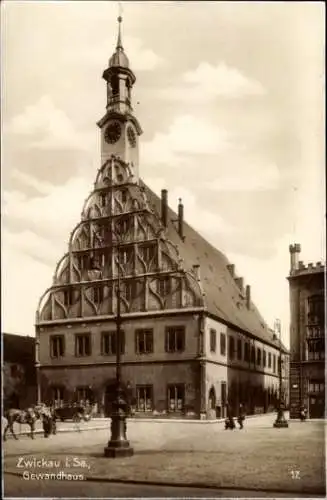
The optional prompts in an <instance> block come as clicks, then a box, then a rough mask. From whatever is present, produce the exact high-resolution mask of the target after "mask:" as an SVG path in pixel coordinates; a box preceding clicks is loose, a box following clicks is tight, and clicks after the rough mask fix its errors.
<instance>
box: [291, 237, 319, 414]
mask: <svg viewBox="0 0 327 500" xmlns="http://www.w3.org/2000/svg"><path fill="white" fill-rule="evenodd" d="M289 250H290V255H291V270H290V275H289V277H288V280H289V286H290V308H291V327H290V344H291V349H290V351H291V352H290V405H291V406H290V417H291V418H298V417H299V414H300V407H301V405H304V406H305V407H306V408H307V409H308V412H309V417H310V418H323V417H324V416H325V280H324V278H325V267H324V265H323V264H322V263H321V262H317V263H316V264H315V265H314V264H308V266H305V265H304V264H303V262H302V261H299V255H300V251H301V247H300V245H299V244H295V245H290V247H289Z"/></svg>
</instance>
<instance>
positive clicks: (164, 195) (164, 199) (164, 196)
mask: <svg viewBox="0 0 327 500" xmlns="http://www.w3.org/2000/svg"><path fill="white" fill-rule="evenodd" d="M161 222H162V224H163V226H164V227H167V223H168V191H167V189H162V190H161Z"/></svg>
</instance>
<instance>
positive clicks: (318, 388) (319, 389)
mask: <svg viewBox="0 0 327 500" xmlns="http://www.w3.org/2000/svg"><path fill="white" fill-rule="evenodd" d="M308 391H309V392H311V393H312V392H314V393H323V392H325V384H324V382H323V381H322V380H309V387H308Z"/></svg>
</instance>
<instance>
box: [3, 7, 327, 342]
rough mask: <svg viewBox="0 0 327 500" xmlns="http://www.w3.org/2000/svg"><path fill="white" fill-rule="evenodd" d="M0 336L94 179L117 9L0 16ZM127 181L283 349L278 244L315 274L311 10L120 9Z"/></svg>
mask: <svg viewBox="0 0 327 500" xmlns="http://www.w3.org/2000/svg"><path fill="white" fill-rule="evenodd" d="M1 9H2V12H1V14H2V15H1V60H2V73H1V88H2V95H1V104H2V123H1V133H2V158H1V160H2V172H1V173H2V193H1V195H2V202H1V210H2V331H4V332H8V333H18V334H22V335H34V321H35V311H36V309H37V305H38V301H39V298H40V297H41V295H42V294H43V293H44V291H45V290H46V289H47V288H48V287H49V286H51V283H52V277H53V274H54V270H55V266H56V263H57V262H58V261H59V259H60V258H61V256H62V255H63V254H64V253H65V252H66V251H67V245H68V239H69V235H70V232H71V231H72V230H73V228H74V226H75V225H76V224H77V223H78V222H79V220H80V214H81V210H82V206H83V202H84V200H85V198H86V197H87V196H88V194H89V192H90V191H91V189H92V185H93V182H94V180H95V177H96V173H97V170H98V168H100V166H101V165H100V140H99V139H100V130H99V129H98V127H97V126H96V122H97V121H98V120H99V119H100V118H101V117H102V116H103V115H104V112H105V104H106V103H105V100H106V88H105V82H104V80H103V79H102V72H103V70H104V69H105V68H106V67H107V65H108V59H109V58H110V56H111V55H112V53H113V52H114V48H115V45H116V37H117V20H116V19H117V15H118V10H119V8H118V4H117V3H116V2H104V1H103V2H96V1H92V2H88V1H84V2H78V1H74V2H68V1H65V2H46V1H44V2H36V1H33V2H28V1H24V2H19V1H4V2H2V3H1ZM122 11H123V25H122V31H123V45H124V48H125V52H126V53H127V55H128V57H129V60H130V65H131V67H132V69H133V71H134V72H135V74H136V78H137V80H136V84H135V85H134V88H133V94H132V96H133V106H134V114H135V115H136V117H137V118H138V120H139V122H140V123H141V126H142V128H143V131H144V132H143V135H142V136H141V142H140V175H141V177H142V178H143V180H144V181H145V182H146V183H147V184H148V185H149V186H150V187H151V188H152V189H153V190H154V191H156V192H157V193H158V194H160V191H161V189H162V188H167V189H168V197H169V204H170V205H171V206H172V208H175V209H176V207H177V203H178V198H180V197H181V198H182V200H183V203H184V210H185V212H184V213H185V218H186V220H187V222H188V223H189V224H190V225H192V226H193V227H194V228H195V229H197V230H198V231H199V232H201V234H202V235H203V236H204V237H206V238H207V239H208V240H209V241H210V242H211V243H212V244H213V245H214V246H216V247H217V248H219V249H220V250H221V251H223V252H224V253H225V254H226V255H227V257H228V259H229V260H230V262H231V263H234V264H235V266H236V272H237V274H238V275H239V276H243V277H244V280H245V284H250V285H251V290H252V299H253V301H254V303H255V304H256V305H257V307H258V308H259V310H260V312H261V314H262V315H263V317H264V318H265V320H266V321H267V323H268V324H269V325H270V326H271V327H273V324H274V320H275V318H279V319H280V320H281V323H282V336H283V340H284V342H285V343H286V344H287V345H288V344H289V342H288V336H289V295H288V282H287V279H286V277H287V275H288V274H289V267H290V266H289V261H290V258H289V250H288V247H289V244H290V243H294V242H297V243H300V244H301V247H302V252H301V260H304V262H305V263H308V262H316V261H321V260H323V261H324V258H325V251H324V248H325V233H324V227H325V220H324V214H325V208H324V199H325V193H324V186H325V179H324V175H325V168H324V157H325V149H324V145H325V140H324V137H325V130H324V122H325V116H324V83H325V81H324V19H325V13H324V3H323V2H164V1H163V2H122Z"/></svg>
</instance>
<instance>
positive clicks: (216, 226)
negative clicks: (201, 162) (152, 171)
mask: <svg viewBox="0 0 327 500" xmlns="http://www.w3.org/2000/svg"><path fill="white" fill-rule="evenodd" d="M146 183H147V185H148V186H149V187H150V188H151V189H152V190H153V191H154V192H155V193H156V194H157V195H158V196H160V193H161V189H164V188H167V189H168V191H169V192H168V196H169V200H168V203H169V206H170V207H171V208H172V209H173V210H174V211H175V212H176V211H177V205H178V200H179V199H180V198H181V199H182V202H183V205H184V214H185V220H186V222H187V223H188V224H190V225H191V226H192V227H194V229H196V230H198V231H199V232H200V233H201V234H203V235H204V236H205V237H207V238H209V239H210V238H212V236H214V235H216V234H221V233H224V234H226V233H229V232H231V231H233V228H232V227H231V226H230V225H229V224H227V223H226V221H225V220H224V219H223V217H220V216H219V215H217V213H213V212H210V211H209V210H206V209H205V208H204V207H203V206H202V205H201V203H200V202H199V200H198V199H197V197H196V196H195V195H194V193H192V192H191V191H190V190H189V189H187V188H185V187H184V186H169V184H168V183H167V181H166V180H165V179H163V178H158V177H156V178H147V179H146Z"/></svg>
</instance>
